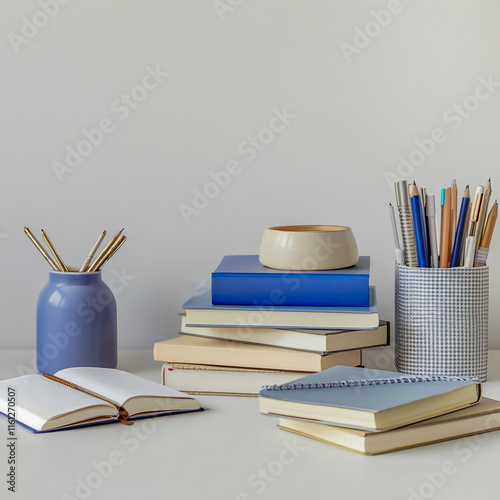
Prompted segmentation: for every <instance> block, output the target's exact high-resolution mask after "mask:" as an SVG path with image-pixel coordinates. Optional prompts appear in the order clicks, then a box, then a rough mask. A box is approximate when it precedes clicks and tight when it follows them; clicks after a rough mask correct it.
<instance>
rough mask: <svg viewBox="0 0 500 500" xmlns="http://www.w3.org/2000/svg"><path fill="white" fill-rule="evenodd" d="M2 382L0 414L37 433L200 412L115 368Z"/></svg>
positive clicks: (189, 401)
mask: <svg viewBox="0 0 500 500" xmlns="http://www.w3.org/2000/svg"><path fill="white" fill-rule="evenodd" d="M51 377H53V378H52V379H50V378H46V377H45V376H42V375H24V376H22V377H18V378H13V379H9V380H3V381H0V413H1V414H3V415H5V416H6V417H7V418H8V421H9V432H10V430H11V427H12V432H14V427H15V426H14V422H17V423H19V424H20V425H21V426H23V427H25V428H27V429H29V430H31V431H33V432H36V433H38V432H49V431H55V430H63V429H72V428H75V427H84V426H88V425H96V424H104V423H111V422H118V421H121V422H123V423H127V421H128V420H134V419H139V418H145V417H156V416H160V415H172V414H177V413H186V412H193V411H202V410H203V409H202V408H201V407H200V405H199V404H198V402H197V401H196V399H194V398H193V397H192V396H189V395H188V394H184V393H182V392H179V391H176V390H174V389H170V388H169V387H165V386H164V385H161V384H157V383H155V382H151V381H150V380H145V379H143V378H141V377H138V376H136V375H133V374H131V373H127V372H124V371H121V370H114V369H112V368H95V367H75V368H66V369H64V370H59V371H58V372H57V373H56V374H55V376H51Z"/></svg>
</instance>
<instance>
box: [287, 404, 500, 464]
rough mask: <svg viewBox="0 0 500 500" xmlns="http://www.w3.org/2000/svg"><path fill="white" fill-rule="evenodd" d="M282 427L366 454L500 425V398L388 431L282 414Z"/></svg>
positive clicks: (412, 445) (471, 432)
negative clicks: (284, 416)
mask: <svg viewBox="0 0 500 500" xmlns="http://www.w3.org/2000/svg"><path fill="white" fill-rule="evenodd" d="M279 427H280V428H281V429H283V430H286V431H290V432H294V433H295V434H300V435H302V436H306V437H309V438H312V439H316V440H318V441H323V442H324V443H328V444H333V445H336V446H340V447H341V448H346V449H348V450H352V451H356V452H358V453H362V454H363V455H379V454H381V453H388V452H391V451H398V450H405V449H407V448H415V447H417V446H424V445H426V444H433V443H440V442H442V441H448V440H450V439H457V438H461V437H464V436H472V435H474V434H481V433H483V432H490V431H493V430H497V429H500V401H495V400H493V399H489V398H482V399H481V401H480V402H479V403H478V404H476V405H474V406H470V407H469V408H465V409H463V410H458V411H454V412H452V413H448V414H446V415H442V416H439V417H435V418H431V419H429V420H425V421H423V422H419V423H417V424H412V425H407V426H406V427H400V428H399V429H394V430H390V431H385V432H369V431H361V430H356V429H347V428H344V427H336V426H334V425H326V424H318V423H313V422H304V421H301V420H293V419H289V418H280V419H279Z"/></svg>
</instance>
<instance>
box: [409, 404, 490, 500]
mask: <svg viewBox="0 0 500 500" xmlns="http://www.w3.org/2000/svg"><path fill="white" fill-rule="evenodd" d="M499 426H500V416H499V415H498V413H492V414H491V415H489V416H488V417H486V419H485V421H484V423H483V424H482V427H478V428H477V431H478V432H480V433H479V434H475V435H473V436H469V437H464V438H462V439H460V440H459V441H457V442H456V443H455V445H454V446H453V455H454V457H455V458H454V459H449V460H444V461H443V462H442V463H441V466H440V467H439V468H437V469H435V470H430V471H429V470H426V471H425V472H424V477H425V479H424V480H423V481H422V482H421V483H420V484H419V485H418V486H416V487H410V488H408V493H409V496H408V497H407V498H408V500H429V499H430V498H433V497H434V496H435V495H436V493H438V492H440V491H441V490H442V488H443V487H444V486H445V484H446V483H447V482H448V480H449V479H450V478H451V477H453V476H455V475H456V474H457V472H459V470H460V467H461V465H463V464H467V463H468V462H469V461H470V460H471V459H472V458H473V457H474V455H476V454H477V453H478V452H479V451H480V450H481V448H483V447H484V446H485V445H486V444H487V443H488V442H489V441H490V440H491V438H492V434H491V433H490V432H488V430H489V429H496V428H498V427H499Z"/></svg>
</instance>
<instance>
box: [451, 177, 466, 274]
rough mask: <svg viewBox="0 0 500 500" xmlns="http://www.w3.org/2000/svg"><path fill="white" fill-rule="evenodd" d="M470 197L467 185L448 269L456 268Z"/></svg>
mask: <svg viewBox="0 0 500 500" xmlns="http://www.w3.org/2000/svg"><path fill="white" fill-rule="evenodd" d="M469 202H470V195H469V185H467V187H466V188H465V191H464V197H463V198H462V205H461V207H460V217H459V218H458V223H457V231H456V233H455V241H454V243H453V252H452V253H451V260H450V267H457V266H458V261H459V259H460V249H461V248H462V239H463V236H464V229H465V223H466V222H467V211H468V209H469Z"/></svg>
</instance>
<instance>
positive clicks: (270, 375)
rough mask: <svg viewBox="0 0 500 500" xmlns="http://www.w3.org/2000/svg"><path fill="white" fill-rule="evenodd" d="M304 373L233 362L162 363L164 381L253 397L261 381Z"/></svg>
mask: <svg viewBox="0 0 500 500" xmlns="http://www.w3.org/2000/svg"><path fill="white" fill-rule="evenodd" d="M302 375H304V373H299V372H291V371H284V370H258V369H255V368H236V367H234V366H213V365H196V364H186V363H165V364H164V365H163V368H162V382H163V384H164V385H166V386H168V387H171V388H172V389H177V390H178V391H182V392H185V393H187V394H192V395H198V394H199V395H204V396H245V397H257V396H258V395H259V391H260V389H261V387H262V386H263V385H265V384H284V383H286V382H290V381H291V380H294V379H296V378H297V377H300V376H302Z"/></svg>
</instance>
